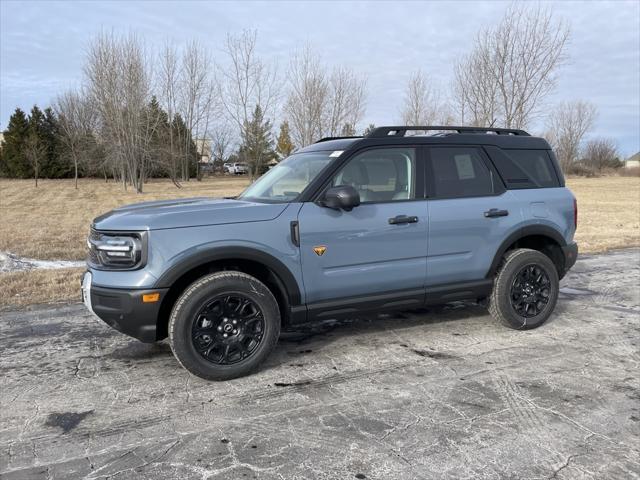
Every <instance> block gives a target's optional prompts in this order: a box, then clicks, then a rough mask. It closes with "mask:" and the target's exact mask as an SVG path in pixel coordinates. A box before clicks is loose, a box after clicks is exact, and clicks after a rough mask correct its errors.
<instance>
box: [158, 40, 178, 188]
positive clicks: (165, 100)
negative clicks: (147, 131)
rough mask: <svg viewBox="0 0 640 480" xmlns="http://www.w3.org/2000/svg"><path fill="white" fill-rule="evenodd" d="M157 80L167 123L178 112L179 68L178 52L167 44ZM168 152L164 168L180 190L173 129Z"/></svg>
mask: <svg viewBox="0 0 640 480" xmlns="http://www.w3.org/2000/svg"><path fill="white" fill-rule="evenodd" d="M159 60H160V61H159V62H158V63H159V66H160V68H159V70H158V80H159V82H158V83H159V88H160V92H161V94H160V99H161V104H162V105H163V106H164V108H165V110H166V112H167V117H168V122H169V124H171V122H172V121H173V119H174V116H175V114H176V112H177V110H178V97H179V78H180V68H179V65H178V52H177V51H176V48H175V47H174V46H173V45H172V44H170V43H169V42H167V43H166V44H165V45H164V47H163V49H162V51H161V52H160V59H159ZM168 143H169V145H168V151H167V155H166V157H165V158H166V165H165V168H166V169H167V172H168V174H169V177H170V178H171V181H172V182H173V183H174V184H175V186H176V187H178V188H180V183H179V181H178V170H179V157H180V155H179V154H178V153H177V152H178V151H179V145H177V143H178V142H177V139H176V138H175V131H174V129H173V128H169V131H168Z"/></svg>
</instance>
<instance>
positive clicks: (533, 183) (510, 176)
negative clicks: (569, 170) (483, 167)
mask: <svg viewBox="0 0 640 480" xmlns="http://www.w3.org/2000/svg"><path fill="white" fill-rule="evenodd" d="M503 152H504V153H505V154H506V156H507V159H508V160H510V162H504V163H502V165H498V164H496V167H497V168H498V170H499V171H500V173H501V174H502V175H503V177H504V180H505V183H506V184H507V188H536V187H537V188H540V187H558V186H559V182H558V178H557V177H556V174H555V171H554V169H553V165H551V159H550V158H549V154H548V153H547V151H546V150H503ZM498 163H500V162H498ZM501 167H502V168H501ZM503 171H504V173H503Z"/></svg>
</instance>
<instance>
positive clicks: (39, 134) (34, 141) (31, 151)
mask: <svg viewBox="0 0 640 480" xmlns="http://www.w3.org/2000/svg"><path fill="white" fill-rule="evenodd" d="M48 147H49V145H48V144H47V132H46V126H45V114H44V113H43V112H42V110H40V108H38V106H37V105H34V106H33V108H32V109H31V113H30V114H29V133H28V135H27V140H26V142H25V145H24V149H25V150H24V156H25V159H26V161H27V162H26V163H27V166H28V170H27V171H28V176H29V177H33V178H35V181H36V187H37V186H38V178H39V177H41V176H43V175H42V173H41V172H42V169H43V167H44V166H45V165H46V164H47V157H48V154H49V148H48Z"/></svg>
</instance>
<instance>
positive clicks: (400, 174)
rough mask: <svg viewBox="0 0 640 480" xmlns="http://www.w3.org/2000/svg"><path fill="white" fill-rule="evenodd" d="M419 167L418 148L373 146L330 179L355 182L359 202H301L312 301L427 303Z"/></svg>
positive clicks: (306, 279) (307, 287) (304, 258)
mask: <svg viewBox="0 0 640 480" xmlns="http://www.w3.org/2000/svg"><path fill="white" fill-rule="evenodd" d="M418 172H420V173H418ZM422 172H423V170H422V165H419V162H418V158H417V151H416V149H415V148H412V147H402V148H400V147H398V148H388V147H385V148H372V149H368V150H365V151H363V152H359V153H356V154H355V155H354V156H353V157H352V158H351V159H350V160H348V162H347V163H346V164H345V165H344V166H343V167H342V168H341V169H340V170H339V171H338V173H337V174H335V176H334V177H333V178H332V180H331V182H330V184H329V185H328V186H337V185H352V186H353V187H354V188H355V189H356V190H358V192H359V194H360V201H361V204H360V206H358V207H355V208H354V209H353V210H351V211H343V210H333V209H330V208H326V207H323V206H321V205H319V204H318V203H312V202H308V203H305V204H304V205H303V207H302V209H301V210H300V213H299V217H298V220H299V228H300V251H301V261H302V270H303V280H304V287H305V291H306V298H307V304H308V305H310V304H318V303H319V302H325V303H326V302H329V301H331V303H334V304H335V307H336V310H339V307H340V304H341V303H342V304H344V306H345V308H347V307H348V305H349V304H350V303H354V302H355V303H357V302H359V301H363V300H366V299H367V298H368V299H370V300H371V301H372V302H377V304H379V305H386V303H385V302H386V301H387V300H388V302H387V303H392V302H394V301H397V302H398V306H399V307H401V306H403V304H405V305H404V306H409V305H411V304H416V303H421V302H422V301H423V298H424V284H425V276H426V257H427V226H428V215H427V213H428V212H427V202H426V201H425V200H424V198H423V181H421V180H420V179H421V178H424V176H423V174H422ZM400 297H402V298H400ZM381 299H383V300H381ZM403 299H404V300H403ZM325 306H326V305H325ZM347 309H348V308H347ZM310 312H311V307H310Z"/></svg>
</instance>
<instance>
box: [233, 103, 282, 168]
mask: <svg viewBox="0 0 640 480" xmlns="http://www.w3.org/2000/svg"><path fill="white" fill-rule="evenodd" d="M242 130H243V131H242V146H241V147H240V154H241V158H243V159H244V161H245V162H246V163H247V164H248V165H249V173H250V175H251V178H255V177H257V176H258V175H261V174H262V173H264V171H265V170H266V168H267V167H266V165H267V162H269V160H271V159H272V158H275V156H276V153H275V152H274V150H273V139H272V138H271V122H270V121H269V120H267V119H265V118H264V114H263V113H262V108H260V105H256V108H255V110H254V111H253V115H252V117H251V120H250V121H249V122H245V124H244V128H243V129H242Z"/></svg>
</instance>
